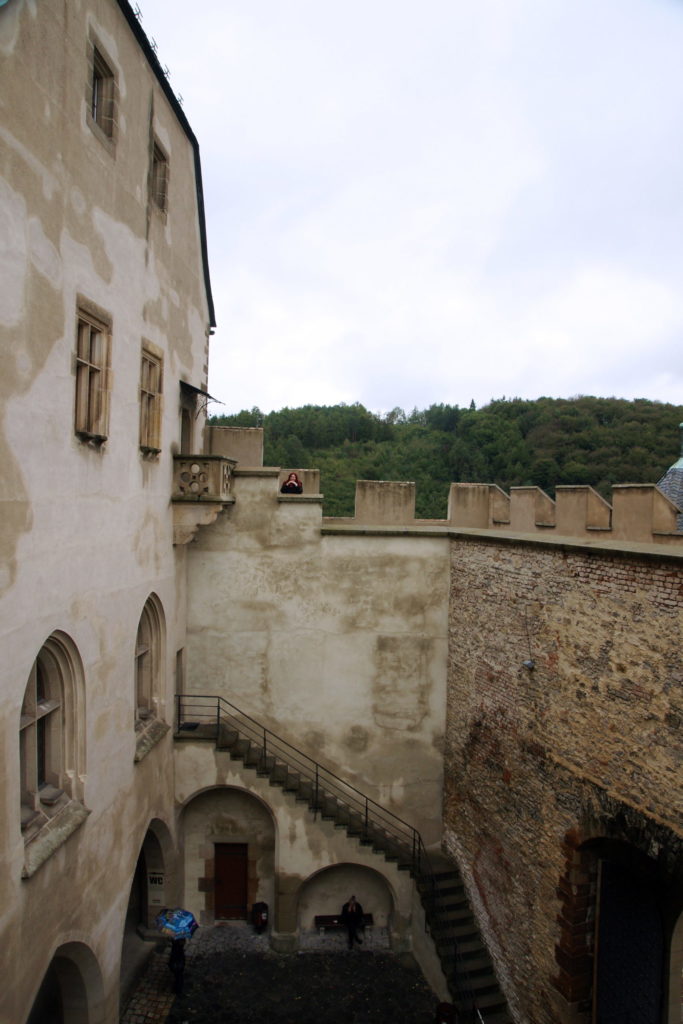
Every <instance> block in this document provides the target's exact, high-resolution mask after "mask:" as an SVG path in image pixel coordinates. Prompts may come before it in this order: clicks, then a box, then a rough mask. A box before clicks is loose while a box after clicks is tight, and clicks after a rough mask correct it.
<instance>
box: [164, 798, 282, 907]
mask: <svg viewBox="0 0 683 1024" xmlns="http://www.w3.org/2000/svg"><path fill="white" fill-rule="evenodd" d="M182 832H183V840H184V849H185V896H184V906H186V907H187V909H188V910H191V911H192V913H193V914H194V915H195V917H196V918H197V920H198V921H200V923H202V924H213V923H214V921H221V920H222V921H229V920H246V919H247V918H248V916H249V913H250V908H251V907H252V906H253V904H254V903H256V902H264V903H267V904H269V906H271V907H272V906H273V901H274V894H275V823H274V821H273V816H272V813H271V811H270V809H269V808H268V807H267V806H266V805H265V804H264V803H263V802H262V801H261V800H259V799H258V798H257V797H255V796H253V795H252V794H251V793H247V792H246V791H245V790H241V789H237V788H232V787H217V788H215V789H210V790H206V791H205V792H203V793H200V794H199V795H198V796H196V797H194V798H193V799H192V800H190V802H189V803H188V804H187V805H186V807H185V809H184V811H183V817H182Z"/></svg>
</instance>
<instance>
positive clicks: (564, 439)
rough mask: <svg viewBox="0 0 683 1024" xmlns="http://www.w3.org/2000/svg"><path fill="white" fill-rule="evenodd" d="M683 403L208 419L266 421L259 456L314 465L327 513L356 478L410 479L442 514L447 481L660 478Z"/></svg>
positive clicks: (328, 410) (424, 514) (528, 404)
mask: <svg viewBox="0 0 683 1024" xmlns="http://www.w3.org/2000/svg"><path fill="white" fill-rule="evenodd" d="M682 420H683V406H680V405H666V404H663V403H660V402H650V401H646V400H645V399H637V400H635V401H626V400H625V399H618V398H590V397H584V396H582V397H579V398H571V399H561V398H539V399H536V400H535V401H523V400H522V399H518V398H513V399H504V398H503V399H500V400H498V401H493V402H491V403H490V404H489V405H486V406H483V407H482V408H481V409H475V408H474V406H473V405H472V406H471V407H470V408H469V409H461V408H459V407H458V406H457V405H431V406H430V407H429V408H428V409H425V410H424V411H419V410H417V409H414V410H413V412H411V413H409V414H406V413H404V411H403V410H402V409H394V410H393V411H392V412H390V413H387V414H386V415H376V414H375V413H372V412H369V411H368V410H367V409H365V408H364V407H363V406H362V405H359V404H356V405H333V406H318V405H306V406H303V407H302V408H300V409H281V410H280V411H279V412H271V413H267V414H264V413H261V412H260V410H259V409H251V410H249V411H247V410H244V411H243V412H240V413H237V414H236V415H233V416H215V417H212V419H211V421H210V422H211V423H215V424H225V425H228V426H242V427H263V428H264V439H265V452H264V463H265V465H268V466H283V467H291V468H297V467H300V468H316V469H320V471H321V484H320V489H321V491H322V493H323V494H324V495H325V503H324V513H325V515H334V516H343V515H353V507H354V495H355V485H356V480H414V481H415V483H416V485H417V500H416V505H417V508H416V515H417V516H418V517H419V518H424V519H442V518H444V517H445V515H446V505H447V499H448V489H449V485H450V483H451V481H465V482H468V483H478V482H480V483H495V484H498V485H499V487H502V488H503V489H504V490H508V488H510V487H514V486H519V485H523V484H536V485H537V486H538V487H542V488H543V490H545V491H547V492H548V493H549V494H551V495H553V494H554V488H555V486H556V485H557V484H591V485H592V486H593V487H595V488H596V490H598V491H600V493H601V494H602V495H603V496H605V497H607V498H609V491H610V486H611V484H613V483H656V482H657V480H659V479H660V477H661V476H663V474H664V473H665V472H666V470H667V469H668V468H669V466H670V465H671V464H672V463H673V462H675V461H676V459H677V458H678V455H679V451H680V432H679V429H678V425H679V423H681V421H682Z"/></svg>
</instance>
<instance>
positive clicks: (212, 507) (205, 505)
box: [173, 501, 227, 545]
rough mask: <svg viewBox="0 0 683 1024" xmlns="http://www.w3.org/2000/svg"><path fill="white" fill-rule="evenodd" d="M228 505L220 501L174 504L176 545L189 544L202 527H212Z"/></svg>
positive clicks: (174, 537)
mask: <svg viewBox="0 0 683 1024" xmlns="http://www.w3.org/2000/svg"><path fill="white" fill-rule="evenodd" d="M226 504H227V503H226V502H218V501H203V502H194V501H193V502H189V501H187V502H185V501H184V502H182V503H181V502H177V503H176V502H174V503H173V543H174V545H180V544H189V543H190V541H192V540H194V538H195V537H196V535H197V531H198V530H199V527H200V526H210V525H211V523H215V522H216V520H217V519H218V514H219V512H222V511H223V509H224V508H225V507H226Z"/></svg>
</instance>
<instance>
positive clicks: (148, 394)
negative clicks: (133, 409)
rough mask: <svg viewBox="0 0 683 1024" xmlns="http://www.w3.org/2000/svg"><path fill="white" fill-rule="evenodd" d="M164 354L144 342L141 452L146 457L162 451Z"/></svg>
mask: <svg viewBox="0 0 683 1024" xmlns="http://www.w3.org/2000/svg"><path fill="white" fill-rule="evenodd" d="M163 385H164V359H163V354H162V352H161V351H160V350H159V349H157V348H156V346H153V345H151V344H150V343H149V342H143V344H142V353H141V357H140V450H141V451H142V453H143V454H144V455H158V454H159V452H160V451H161V414H162V402H163V390H164V387H163Z"/></svg>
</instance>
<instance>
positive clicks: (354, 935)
mask: <svg viewBox="0 0 683 1024" xmlns="http://www.w3.org/2000/svg"><path fill="white" fill-rule="evenodd" d="M341 920H342V924H343V925H344V927H345V928H346V934H347V936H348V939H349V949H353V944H354V942H357V943H358V944H359V945H360V944H361V943H362V942H363V940H362V939H361V937H360V935H359V934H358V932H359V931H361V930H362V928H363V908H362V907H361V905H360V903H359V902H358V900H357V899H356V897H355V896H352V897H351V899H350V900H349V901H348V903H345V904H344V906H343V907H342V912H341Z"/></svg>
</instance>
